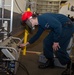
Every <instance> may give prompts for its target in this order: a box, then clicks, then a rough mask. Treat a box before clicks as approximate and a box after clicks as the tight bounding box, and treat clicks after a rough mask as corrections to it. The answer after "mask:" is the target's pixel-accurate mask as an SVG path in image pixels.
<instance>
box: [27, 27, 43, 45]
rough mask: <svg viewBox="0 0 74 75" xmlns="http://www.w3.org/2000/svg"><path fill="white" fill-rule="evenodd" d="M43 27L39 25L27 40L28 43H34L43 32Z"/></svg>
mask: <svg viewBox="0 0 74 75" xmlns="http://www.w3.org/2000/svg"><path fill="white" fill-rule="evenodd" d="M43 31H44V29H43V28H42V27H41V26H39V27H38V31H37V33H36V34H35V35H34V36H33V37H32V38H31V39H30V40H29V41H28V42H29V43H30V44H32V43H34V42H35V41H36V40H37V39H38V38H39V37H40V36H41V34H42V33H43Z"/></svg>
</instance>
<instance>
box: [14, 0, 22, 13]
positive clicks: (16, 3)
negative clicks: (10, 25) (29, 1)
mask: <svg viewBox="0 0 74 75" xmlns="http://www.w3.org/2000/svg"><path fill="white" fill-rule="evenodd" d="M15 3H16V5H17V7H18V8H19V10H20V11H21V13H23V11H22V10H21V8H20V7H19V5H18V3H17V1H16V0H15Z"/></svg>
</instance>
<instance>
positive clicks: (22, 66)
mask: <svg viewBox="0 0 74 75" xmlns="http://www.w3.org/2000/svg"><path fill="white" fill-rule="evenodd" d="M15 62H18V63H19V66H20V67H21V68H22V69H23V70H24V71H26V73H27V75H29V72H28V70H27V68H26V67H25V66H24V65H23V64H22V63H21V62H19V61H16V60H15Z"/></svg>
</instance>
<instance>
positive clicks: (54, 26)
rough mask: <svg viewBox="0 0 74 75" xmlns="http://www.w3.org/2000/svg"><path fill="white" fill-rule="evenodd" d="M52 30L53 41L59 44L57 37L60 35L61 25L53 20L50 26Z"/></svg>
mask: <svg viewBox="0 0 74 75" xmlns="http://www.w3.org/2000/svg"><path fill="white" fill-rule="evenodd" d="M50 26H51V27H52V29H53V39H54V42H59V37H60V35H61V33H62V24H61V23H60V22H59V21H58V20H56V19H55V20H53V22H52V23H51V25H50Z"/></svg>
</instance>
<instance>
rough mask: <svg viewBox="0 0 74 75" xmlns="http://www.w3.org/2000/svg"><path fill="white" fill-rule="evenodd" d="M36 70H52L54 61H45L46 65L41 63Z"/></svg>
mask: <svg viewBox="0 0 74 75" xmlns="http://www.w3.org/2000/svg"><path fill="white" fill-rule="evenodd" d="M38 68H40V69H46V68H54V61H53V60H47V62H46V63H41V64H40V65H39V66H38Z"/></svg>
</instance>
